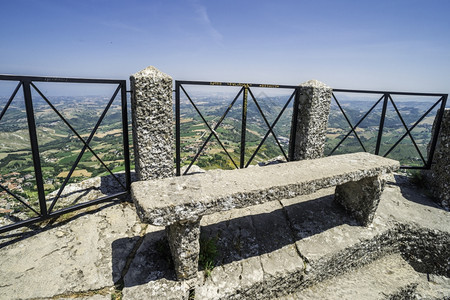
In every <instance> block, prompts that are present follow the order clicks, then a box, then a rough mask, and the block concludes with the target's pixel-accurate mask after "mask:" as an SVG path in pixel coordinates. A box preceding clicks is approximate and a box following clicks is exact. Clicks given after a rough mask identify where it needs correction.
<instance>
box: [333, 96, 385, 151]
mask: <svg viewBox="0 0 450 300" xmlns="http://www.w3.org/2000/svg"><path fill="white" fill-rule="evenodd" d="M383 98H384V95H383V96H381V97H380V99H378V101H377V102H375V104H374V105H373V106H372V107H371V108H370V109H369V110H368V111H367V112H366V114H365V115H364V116H363V117H362V118H361V119H360V120H359V121H358V123H356V124H355V126H353V127H352V129H353V130H354V129H356V128H357V127H358V126H359V124H361V123H362V122H363V121H364V120H365V118H366V117H367V116H368V115H369V114H370V113H371V112H372V110H373V109H374V108H375V107H376V106H377V105H378V104H379V103H380V102H381V100H382V99H383ZM352 132H353V131H352V130H350V131H349V132H348V133H347V134H346V135H345V137H344V138H343V139H342V140H341V141H340V142H339V143H338V144H337V145H336V147H334V149H333V150H332V151H331V152H330V154H329V155H332V154H333V153H334V151H336V149H337V148H339V146H340V145H341V144H342V143H343V142H344V141H345V140H346V139H347V138H348V137H349V136H350V134H351V133H352Z"/></svg>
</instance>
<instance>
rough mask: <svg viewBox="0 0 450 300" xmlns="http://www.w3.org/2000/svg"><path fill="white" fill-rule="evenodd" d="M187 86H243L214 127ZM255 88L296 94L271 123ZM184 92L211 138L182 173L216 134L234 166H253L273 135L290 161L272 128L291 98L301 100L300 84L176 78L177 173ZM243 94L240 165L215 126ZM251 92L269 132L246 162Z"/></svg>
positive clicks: (179, 160)
mask: <svg viewBox="0 0 450 300" xmlns="http://www.w3.org/2000/svg"><path fill="white" fill-rule="evenodd" d="M186 85H203V86H222V87H224V86H225V87H241V88H240V89H239V91H238V93H237V94H236V96H235V97H234V98H233V100H232V101H231V103H230V104H229V105H228V106H227V108H226V110H225V111H224V113H223V114H222V115H221V117H220V119H219V121H218V122H217V123H216V124H215V125H214V126H211V125H210V124H208V122H207V121H206V119H205V117H204V116H203V114H202V113H201V112H200V110H199V109H198V107H197V105H196V104H195V103H194V101H192V99H191V97H190V95H189V94H188V93H187V91H186V89H185V88H184V86H186ZM252 88H276V89H292V90H293V93H292V94H291V96H290V97H289V99H288V101H287V102H286V103H285V105H284V106H283V109H282V110H281V112H280V113H279V114H278V115H277V117H276V119H275V121H274V122H273V123H272V124H270V123H269V121H268V120H267V118H266V116H265V114H264V112H263V110H262V108H261V106H260V105H259V102H258V100H257V98H256V97H255V95H254V94H253V92H252ZM181 92H183V94H184V95H185V96H186V97H187V99H188V100H189V102H190V103H191V105H192V106H193V107H194V109H195V110H196V112H197V114H198V115H199V116H200V118H201V119H202V121H203V123H204V124H205V125H206V127H207V128H208V130H209V132H210V133H209V135H208V137H207V138H206V139H205V140H204V141H203V143H202V145H201V147H200V148H199V150H198V151H197V152H196V154H195V155H194V158H193V159H192V160H191V162H190V164H189V165H188V167H187V169H186V170H185V172H184V174H183V175H185V174H187V173H188V172H189V170H190V168H191V167H192V165H193V164H194V163H195V162H196V161H197V159H198V157H199V156H200V154H201V152H202V151H203V149H204V148H205V147H206V145H207V144H208V143H209V142H210V140H211V138H212V137H213V136H214V137H215V139H216V141H217V142H218V143H219V145H220V147H221V148H222V149H223V150H224V152H225V154H226V155H227V157H228V158H229V159H230V160H231V162H232V163H233V165H234V166H235V168H246V167H248V166H249V165H250V163H251V162H252V161H253V159H254V158H255V156H256V155H257V153H258V151H259V150H260V148H261V146H262V144H263V143H264V142H265V140H266V139H267V137H268V136H269V135H270V134H271V135H272V136H273V137H274V139H275V142H276V143H277V145H278V147H279V149H280V151H281V153H282V154H283V156H284V157H285V159H286V160H288V161H289V160H290V156H289V155H287V154H286V153H285V151H284V149H283V147H282V146H281V144H280V141H279V140H278V138H277V137H276V134H275V132H274V131H273V128H274V127H275V125H276V124H277V122H278V121H279V119H280V117H281V116H282V115H283V113H284V112H285V110H286V108H287V106H288V105H289V104H290V102H291V101H292V99H295V101H294V102H295V103H298V96H297V95H298V94H299V87H298V86H292V85H277V84H260V83H236V82H212V81H181V80H177V81H175V140H176V154H175V162H176V175H177V176H180V175H181V128H180V124H181V122H180V121H181V112H180V95H181ZM241 95H242V117H241V121H242V125H241V136H240V137H241V142H240V159H239V166H238V164H237V163H236V162H235V161H234V160H233V158H232V157H231V155H230V154H229V152H228V151H227V150H226V148H225V147H224V145H223V143H222V142H221V140H220V137H219V136H218V134H217V133H216V129H217V128H218V127H219V126H220V125H221V124H222V122H223V120H224V119H225V117H226V116H227V114H228V113H229V111H230V110H231V108H232V107H233V106H234V105H235V103H236V102H237V100H238V99H239V98H240V97H241ZM248 95H250V99H251V100H252V101H253V103H255V105H256V107H257V109H258V112H259V114H260V115H261V117H262V118H263V120H264V123H265V125H266V126H267V128H268V131H267V132H266V134H265V135H264V138H263V140H262V141H261V142H260V144H259V145H258V147H257V148H256V150H255V151H254V152H253V153H252V155H251V157H250V159H249V160H248V161H247V162H245V146H246V142H245V134H246V127H247V104H248V100H249V97H248ZM295 105H296V104H294V106H295ZM295 113H296V112H295ZM295 128H296V126H295ZM293 135H295V132H291V139H292V136H293Z"/></svg>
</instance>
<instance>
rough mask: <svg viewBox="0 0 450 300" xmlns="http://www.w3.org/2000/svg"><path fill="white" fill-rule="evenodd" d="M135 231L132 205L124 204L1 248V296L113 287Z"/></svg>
mask: <svg viewBox="0 0 450 300" xmlns="http://www.w3.org/2000/svg"><path fill="white" fill-rule="evenodd" d="M139 231H140V223H139V220H138V218H137V216H136V213H135V211H134V208H133V207H132V206H131V205H130V204H128V203H124V204H120V205H115V206H112V207H107V208H105V209H103V210H101V211H99V212H98V213H95V214H86V215H84V216H80V217H79V218H76V219H75V220H72V221H71V222H69V223H68V224H62V225H61V226H57V227H54V228H51V229H49V230H45V231H42V232H38V233H36V234H35V235H33V236H31V237H28V238H26V239H24V240H20V241H18V242H16V243H13V244H10V245H7V246H5V247H3V248H0V266H1V272H0V282H1V283H0V298H2V299H37V298H39V299H41V298H47V297H48V298H51V297H54V296H57V295H70V294H71V293H79V292H86V291H93V290H100V289H103V288H105V287H113V286H114V284H115V283H116V281H117V280H119V279H120V277H121V272H122V270H123V269H124V267H125V264H126V261H127V257H128V255H129V254H130V252H131V250H132V249H133V246H134V245H135V243H136V242H137V241H138V238H136V236H137V235H139ZM123 238H127V239H126V241H127V243H121V242H120V239H123ZM116 240H119V242H118V241H116ZM0 241H1V240H0ZM96 297H99V296H96ZM94 299H95V298H94ZM97 299H98V298H97Z"/></svg>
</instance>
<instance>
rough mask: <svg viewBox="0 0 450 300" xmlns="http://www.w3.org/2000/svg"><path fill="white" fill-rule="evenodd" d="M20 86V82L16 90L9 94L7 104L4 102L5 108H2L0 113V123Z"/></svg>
mask: <svg viewBox="0 0 450 300" xmlns="http://www.w3.org/2000/svg"><path fill="white" fill-rule="evenodd" d="M21 85H22V82H19V83H18V84H17V86H16V89H15V90H14V92H13V93H12V94H11V97H9V100H8V102H6V105H5V107H3V109H2V112H1V113H0V121H1V120H2V118H3V116H4V115H5V113H6V110H7V109H8V107H9V105H10V104H11V102H12V101H13V99H14V97H16V94H17V92H18V91H19V89H20V87H21Z"/></svg>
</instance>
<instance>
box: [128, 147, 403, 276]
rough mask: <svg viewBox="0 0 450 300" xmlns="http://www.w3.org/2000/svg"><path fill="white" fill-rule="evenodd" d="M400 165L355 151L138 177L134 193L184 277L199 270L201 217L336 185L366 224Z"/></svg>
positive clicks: (342, 199)
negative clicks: (261, 164) (387, 179)
mask: <svg viewBox="0 0 450 300" xmlns="http://www.w3.org/2000/svg"><path fill="white" fill-rule="evenodd" d="M398 168H399V162H398V161H395V160H391V159H387V158H383V157H380V156H376V155H372V154H369V153H354V154H345V155H336V156H331V157H325V158H319V159H314V160H302V161H295V162H289V163H284V164H278V165H271V166H266V167H262V168H258V167H253V168H247V169H238V170H232V171H224V170H214V171H209V172H206V173H203V174H196V175H191V176H181V177H171V178H165V179H157V180H148V181H138V182H134V183H133V184H132V186H131V195H132V198H133V201H134V203H135V205H136V210H137V213H138V215H139V217H140V219H141V220H142V221H143V222H145V223H148V224H152V225H156V226H166V234H167V238H168V241H169V245H170V249H171V253H172V258H173V261H174V265H175V271H176V274H177V278H178V279H179V280H186V279H192V278H195V277H196V275H197V272H198V257H199V249H200V246H199V237H200V220H201V218H202V216H204V215H208V214H212V213H215V212H220V211H226V210H230V209H235V208H244V207H249V206H252V205H257V204H261V203H264V202H268V201H275V200H281V199H287V198H293V197H296V196H299V195H306V194H311V193H313V192H315V191H317V190H319V189H323V188H327V187H332V186H336V192H335V200H336V201H337V202H339V203H341V204H342V205H343V206H344V207H345V208H346V210H347V211H349V212H350V214H351V215H352V216H354V218H355V219H356V220H357V221H358V222H359V223H361V225H364V226H367V225H369V224H370V223H371V222H372V219H373V217H374V213H375V210H376V209H377V206H378V202H379V201H380V195H381V192H382V190H383V180H382V179H381V177H380V176H381V175H383V174H386V173H390V172H392V171H395V170H397V169H398Z"/></svg>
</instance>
